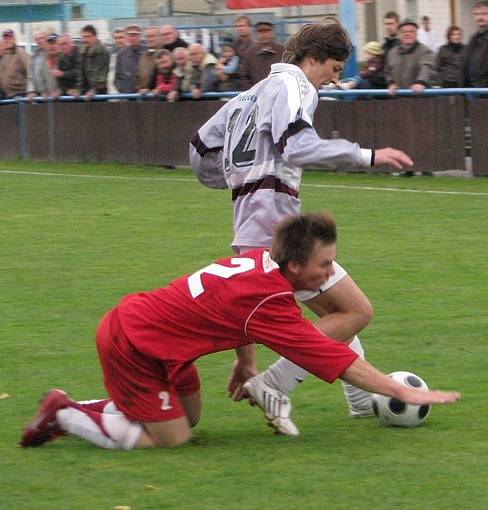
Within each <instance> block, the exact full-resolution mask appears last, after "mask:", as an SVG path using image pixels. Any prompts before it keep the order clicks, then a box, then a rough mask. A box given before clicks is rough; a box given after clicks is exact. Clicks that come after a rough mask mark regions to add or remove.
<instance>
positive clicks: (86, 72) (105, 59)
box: [81, 25, 110, 97]
mask: <svg viewBox="0 0 488 510" xmlns="http://www.w3.org/2000/svg"><path fill="white" fill-rule="evenodd" d="M81 37H82V39H83V46H82V48H81V56H82V61H83V65H82V85H81V93H82V94H84V95H86V96H88V97H91V96H93V95H95V94H106V93H107V75H108V68H109V63H110V53H109V52H108V50H107V48H105V46H104V45H103V44H102V43H101V42H100V41H99V39H98V38H97V31H96V29H95V27H94V26H93V25H86V26H85V27H83V28H82V30H81Z"/></svg>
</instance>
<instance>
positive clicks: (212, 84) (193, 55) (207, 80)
mask: <svg viewBox="0 0 488 510" xmlns="http://www.w3.org/2000/svg"><path fill="white" fill-rule="evenodd" d="M188 57H189V59H190V63H191V66H192V72H191V95H192V97H193V98H194V99H198V98H199V97H200V96H201V95H202V93H203V92H211V91H216V90H217V89H218V79H217V75H216V72H215V64H216V63H217V59H216V58H215V57H214V56H213V55H212V54H211V53H207V51H206V50H205V48H204V47H203V46H202V45H201V44H198V43H195V44H191V45H190V46H189V47H188ZM180 90H181V89H180Z"/></svg>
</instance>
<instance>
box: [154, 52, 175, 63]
mask: <svg viewBox="0 0 488 510" xmlns="http://www.w3.org/2000/svg"><path fill="white" fill-rule="evenodd" d="M163 55H166V56H167V57H169V58H170V59H171V60H172V61H173V62H174V61H175V57H174V55H173V53H171V51H169V50H165V49H161V50H158V51H156V53H155V54H154V59H155V60H156V59H159V58H160V57H162V56H163Z"/></svg>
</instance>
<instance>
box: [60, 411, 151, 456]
mask: <svg viewBox="0 0 488 510" xmlns="http://www.w3.org/2000/svg"><path fill="white" fill-rule="evenodd" d="M56 419H57V421H58V423H59V426H60V427H61V429H62V430H64V431H65V432H69V433H70V434H74V435H76V436H79V437H81V438H82V439H86V440H87V441H89V442H90V443H93V444H96V445H97V446H100V447H102V448H108V449H122V450H131V449H132V448H134V446H135V445H136V443H137V440H138V439H139V437H140V435H141V433H142V430H143V429H142V426H141V425H140V424H139V423H135V422H132V421H130V420H128V419H127V418H126V416H125V415H124V414H122V413H121V412H118V413H117V414H113V413H105V412H103V413H100V412H97V411H94V410H92V409H87V408H85V407H84V406H83V405H77V404H74V405H73V406H70V407H66V408H64V409H60V410H59V411H58V412H57V413H56Z"/></svg>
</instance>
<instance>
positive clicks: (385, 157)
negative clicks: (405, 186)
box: [374, 147, 413, 170]
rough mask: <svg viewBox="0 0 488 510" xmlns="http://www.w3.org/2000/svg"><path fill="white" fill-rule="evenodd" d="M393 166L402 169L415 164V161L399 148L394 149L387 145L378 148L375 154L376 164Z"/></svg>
mask: <svg viewBox="0 0 488 510" xmlns="http://www.w3.org/2000/svg"><path fill="white" fill-rule="evenodd" d="M384 165H388V166H392V167H393V168H396V169H397V170H401V169H402V168H404V167H410V166H412V165H413V161H412V159H411V158H410V156H408V155H407V154H405V153H404V152H403V151H399V150H398V149H392V148H391V147H385V148H384V149H378V150H376V151H375V154H374V166H384Z"/></svg>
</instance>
